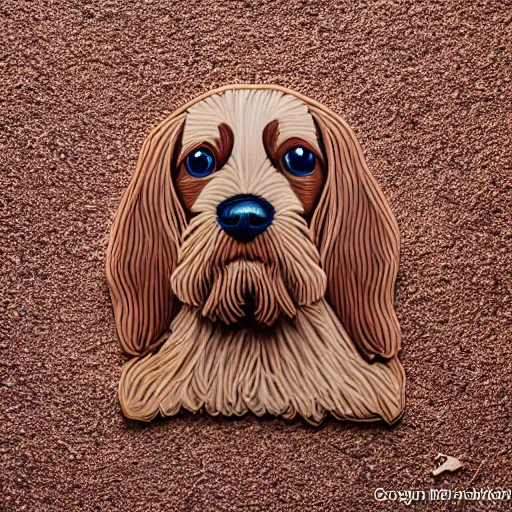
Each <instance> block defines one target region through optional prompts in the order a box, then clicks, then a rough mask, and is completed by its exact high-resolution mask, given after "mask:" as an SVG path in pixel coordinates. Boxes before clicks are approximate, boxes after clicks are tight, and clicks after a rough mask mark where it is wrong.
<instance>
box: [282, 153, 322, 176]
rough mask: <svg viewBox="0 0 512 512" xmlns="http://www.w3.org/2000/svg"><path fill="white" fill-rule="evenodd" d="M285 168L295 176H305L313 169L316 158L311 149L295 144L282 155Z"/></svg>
mask: <svg viewBox="0 0 512 512" xmlns="http://www.w3.org/2000/svg"><path fill="white" fill-rule="evenodd" d="M283 164H284V167H285V169H286V170H287V171H288V172H290V173H292V174H295V176H307V175H308V174H311V173H312V172H313V171H314V170H315V166H316V158H315V155H314V154H313V152H312V151H310V150H309V149H308V148H305V147H304V146H295V147H294V148H292V149H290V151H288V152H287V153H285V155H284V157H283Z"/></svg>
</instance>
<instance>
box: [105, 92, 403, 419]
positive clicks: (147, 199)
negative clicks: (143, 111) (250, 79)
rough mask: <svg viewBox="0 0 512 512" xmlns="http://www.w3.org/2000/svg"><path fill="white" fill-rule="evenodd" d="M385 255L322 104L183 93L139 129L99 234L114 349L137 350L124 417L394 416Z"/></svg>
mask: <svg viewBox="0 0 512 512" xmlns="http://www.w3.org/2000/svg"><path fill="white" fill-rule="evenodd" d="M290 159H291V160H290ZM293 159H295V160H293ZM292 171H293V172H292ZM244 223H245V224H244ZM399 251H400V240H399V232H398V227H397V224H396V221H395V219H394V217H393V214H392V213H391V211H390V208H389V206H388V204H387V202H386V200H385V198H384V196H383V194H382V192H381V190H380V189H379V187H378V185H377V184H376V182H375V180H374V178H373V177H372V175H371V174H370V172H369V171H368V169H367V167H366V164H365V161H364V158H363V155H362V152H361V148H360V146H359V143H358V141H357V139H356V137H355V135H354V133H353V132H352V130H351V129H350V128H349V127H348V126H347V124H346V123H345V122H344V121H343V120H342V119H341V118H340V117H338V116H337V115H336V114H334V113H333V112H331V111H330V110H329V109H327V108H325V107H324V106H322V105H320V104H319V103H317V102H315V101H313V100H310V99H308V98H306V97H304V96H302V95H300V94H297V93H295V92H292V91H290V90H288V89H285V88H283V87H278V86H267V85H232V86H227V87H223V88H221V89H217V90H214V91H212V92H210V93H208V94H205V95H203V96H201V97H199V98H197V99H196V100H194V101H192V102H191V103H189V104H187V105H185V106H184V107H183V108H181V109H179V110H178V111H177V112H175V113H174V114H172V115H171V116H169V117H168V118H167V119H166V120H165V121H164V122H163V123H161V124H160V125H159V126H158V127H157V128H156V129H155V130H154V131H153V132H152V133H151V134H150V136H149V137H148V139H147V140H146V142H145V144H144V146H143V148H142V151H141V154H140V157H139V161H138V165H137V169H136V172H135V174H134V176H133V178H132V181H131V183H130V185H129V187H128V190H127V191H126V193H125V195H124V197H123V199H122V202H121V205H120V207H119V210H118V212H117V215H116V218H115V221H114V225H113V228H112V233H111V239H110V243H109V246H108V254H107V266H106V271H107V278H108V283H109V286H110V291H111V297H112V303H113V306H114V313H115V319H116V325H117V329H118V333H119V337H120V340H121V345H122V347H123V349H124V350H125V351H126V352H127V353H129V354H133V355H135V356H137V357H135V358H133V359H132V360H130V361H129V362H128V363H127V364H126V365H125V367H124V368H123V372H122V377H121V382H120V386H119V398H120V402H121V407H122V410H123V412H124V414H125V415H126V416H127V417H129V418H134V419H138V420H144V421H149V420H151V419H153V418H154V417H155V416H156V415H157V414H158V413H160V414H162V415H163V416H170V415H174V414H176V413H178V412H179V411H180V409H181V408H184V409H187V410H189V411H192V412H196V411H198V410H199V409H201V408H203V407H204V409H205V410H206V411H207V412H208V413H210V414H212V415H217V414H224V415H228V416H230V415H238V416H239V415H243V414H245V413H246V412H247V411H252V412H253V413H255V414H257V415H263V414H265V413H270V414H273V415H279V416H282V417H284V418H293V417H294V416H295V415H296V414H297V413H299V414H300V415H302V416H303V417H304V418H305V419H306V420H307V421H309V422H310V423H312V424H315V425H317V424H319V423H320V422H321V421H322V420H323V419H324V417H325V415H326V413H327V412H331V413H332V414H333V415H334V416H335V417H337V418H340V419H350V420H357V421H372V420H377V419H380V418H382V419H384V420H385V421H386V422H388V423H393V422H395V421H396V420H397V419H398V418H399V417H400V415H401V413H402V409H403V404H404V381H405V377H404V372H403V369H402V366H401V364H400V362H399V361H398V358H397V352H398V350H399V348H400V328H399V325H398V321H397V318H396V315H395V312H394V307H393V300H394V285H395V280H396V275H397V271H398V263H399Z"/></svg>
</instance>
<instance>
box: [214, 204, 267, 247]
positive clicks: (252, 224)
mask: <svg viewBox="0 0 512 512" xmlns="http://www.w3.org/2000/svg"><path fill="white" fill-rule="evenodd" d="M273 219H274V207H273V206H272V205H271V204H270V203H269V202H268V201H266V200H265V199H263V198H262V197H258V196H254V195H252V194H241V195H237V196H232V197H230V198H228V199H226V200H225V201H222V203H220V204H219V206H217V220H218V222H219V224H220V226H221V227H222V229H223V230H224V231H225V232H226V233H227V234H228V235H229V236H232V237H233V238H234V239H236V240H238V241H240V242H250V241H251V240H253V239H254V238H255V237H257V236H258V235H259V234H260V233H263V231H265V230H266V229H267V228H268V227H269V226H270V224H272V220H273Z"/></svg>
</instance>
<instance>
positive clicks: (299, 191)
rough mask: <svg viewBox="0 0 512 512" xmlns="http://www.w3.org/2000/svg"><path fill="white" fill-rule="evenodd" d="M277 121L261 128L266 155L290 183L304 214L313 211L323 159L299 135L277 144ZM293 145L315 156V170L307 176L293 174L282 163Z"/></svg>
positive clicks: (322, 180) (320, 179) (309, 213)
mask: <svg viewBox="0 0 512 512" xmlns="http://www.w3.org/2000/svg"><path fill="white" fill-rule="evenodd" d="M278 139H279V121H277V120H274V121H271V122H270V123H269V124H267V126H265V129H264V130H263V144H264V146H265V150H266V152H267V155H268V157H269V159H270V161H271V162H272V164H273V165H274V167H275V168H276V169H279V170H280V171H281V172H282V173H283V175H284V176H286V179H287V180H288V182H289V183H290V186H291V188H292V190H293V191H294V193H295V194H296V196H297V197H298V198H299V200H300V202H301V203H302V206H303V208H304V212H305V213H306V215H311V213H312V212H313V210H314V208H315V206H316V204H317V202H318V199H319V197H320V193H321V191H322V188H323V184H324V181H325V172H324V159H323V155H320V154H319V153H318V151H317V150H316V149H315V148H314V147H313V146H312V145H311V144H310V143H309V142H307V141H305V140H303V139H301V138H299V137H291V138H289V139H286V140H285V141H283V142H282V143H281V144H279V145H278ZM295 146H304V147H305V148H307V149H309V150H310V151H311V152H312V153H313V154H314V155H315V158H316V167H315V170H314V171H313V172H312V173H311V174H308V175H307V176H294V175H293V174H291V173H289V172H288V171H287V170H286V168H285V166H284V165H283V158H284V155H285V154H286V153H287V152H288V151H289V150H290V149H292V148H293V147H295Z"/></svg>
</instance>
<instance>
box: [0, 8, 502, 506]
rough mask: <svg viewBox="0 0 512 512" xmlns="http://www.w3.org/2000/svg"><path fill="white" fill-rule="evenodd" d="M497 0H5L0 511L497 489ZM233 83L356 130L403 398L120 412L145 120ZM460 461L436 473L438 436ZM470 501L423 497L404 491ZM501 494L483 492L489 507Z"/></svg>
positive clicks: (352, 501) (0, 86)
mask: <svg viewBox="0 0 512 512" xmlns="http://www.w3.org/2000/svg"><path fill="white" fill-rule="evenodd" d="M511 12H512V4H511V2H510V1H504V0H502V1H480V0H475V1H466V0H450V1H434V0H432V1H428V2H427V1H416V2H413V1H401V0H379V1H361V0H356V1H348V0H340V1H337V2H319V1H318V2H308V1H298V0H291V1H286V0H266V1H263V2H255V1H249V0H245V1H223V2H220V1H215V2H213V1H194V2H191V1H190V2H186V1H183V0H177V1H172V2H168V1H164V0H146V1H140V0H135V1H131V2H128V1H126V2H124V3H118V2H112V1H108V0H105V1H103V2H99V1H94V2H85V1H67V2H66V1H61V0H55V1H46V0H40V1H38V2H29V1H20V0H17V1H14V0H5V1H4V2H3V3H2V6H1V7H0V13H1V17H2V30H1V33H0V37H1V41H2V44H1V52H0V53H1V55H0V101H1V103H0V109H1V115H0V122H1V123H2V130H1V135H0V138H1V143H2V150H1V151H0V164H1V175H0V192H1V201H0V218H1V222H0V225H1V246H0V248H1V258H0V264H1V267H2V270H1V274H0V289H1V300H0V308H1V311H0V325H1V332H2V341H1V342H0V365H1V370H0V372H1V373H0V411H1V415H0V441H1V444H0V460H1V466H0V467H1V469H0V509H1V510H6V511H18V510H27V511H46V510H48V511H51V510H66V511H76V510H106V511H110V510H112V511H124V510H128V511H135V510H151V511H152V510H168V511H175V510H177V511H178V510H187V511H188V510H190V511H228V510H229V511H231V510H232V511H235V510H236V511H238V510H255V511H256V510H257V511H265V512H267V511H278V510H279V511H300V512H303V511H309V510H312V511H373V510H396V509H397V508H404V507H403V506H402V505H398V504H396V503H376V502H375V501H373V497H372V496H373V491H374V489H375V488H377V487H383V488H385V489H429V488H430V487H438V488H449V489H461V488H465V487H467V486H475V487H477V488H503V487H508V488H510V487H512V462H511V449H512V435H511V434H512V432H511V430H512V429H511V402H512V359H511V357H510V351H511V344H512V340H511V333H512V328H511V325H512V279H511V275H510V274H511V268H512V255H511V242H512V227H511V218H512V203H511V199H512V197H511V196H512V190H511V188H512V187H511V181H512V180H511V176H510V174H509V172H510V171H509V170H507V165H509V164H510V161H511V160H510V156H511V155H510V153H509V152H508V151H509V148H510V140H509V139H508V136H507V120H506V115H507V110H509V108H510V101H509V99H508V96H507V89H508V87H509V85H510V84H509V82H510V69H509V68H508V67H507V55H508V54H509V48H508V31H507V25H508V23H509V21H510V19H511V15H510V13H511ZM231 82H250V83H257V82H263V83H277V84H281V85H284V86H286V87H290V88H292V89H295V90H297V91H299V92H301V93H304V94H306V95H308V96H310V97H311V98H314V99H316V100H319V101H321V102H323V103H324V104H326V105H327V106H329V107H330V108H332V109H334V110H335V111H337V112H338V113H340V114H341V115H342V116H343V117H344V118H345V119H346V120H347V121H348V122H349V123H350V124H351V126H352V127H353V128H354V129H355V131H356V133H357V134H358V136H359V139H360V141H361V144H362V146H363V148H364V151H365V154H366V155H367V159H368V163H369V166H370V168H371V170H372V172H373V173H374V174H375V176H376V177H377V179H378V181H379V183H380V184H381V186H382V188H383V190H384V192H385V194H386V196H387V198H388V200H389V202H390V204H391V206H392V209H393V211H394V212H395V214H396V217H397V219H398V222H399V225H400V229H401V232H402V235H403V254H402V261H401V269H400V275H399V282H398V286H397V309H398V315H399V319H400V321H401V325H402V328H403V333H404V338H403V350H402V353H401V359H402V362H403V364H404V366H405V369H406V372H407V376H408V385H407V405H406V413H405V416H404V418H403V420H402V422H401V423H400V424H399V425H398V426H397V427H395V428H393V429H389V428H385V427H383V426H381V425H372V426H364V425H363V426H360V425H353V424H346V423H345V424H343V423H339V422H336V421H334V420H332V419H330V420H328V421H327V422H326V423H325V424H324V425H323V426H322V427H320V428H318V429H313V428H311V427H309V426H307V425H306V424H305V423H303V422H300V421H297V422H293V423H286V422H283V421H281V420H278V419H273V418H265V419H262V420H259V419H256V418H255V417H252V416H248V417H246V418H243V419H240V420H229V419H223V418H210V417H208V416H203V415H198V416H192V415H190V414H183V415H182V416H180V417H178V418H175V419H171V420H167V421H157V422H155V423H153V424H151V425H140V424H137V423H135V422H131V421H127V420H125V419H124V418H123V417H122V415H121V412H120V409H119V406H118V403H117V396H116V393H117V384H118V380H119V376H120V371H121V366H122V364H123V362H124V361H125V357H124V356H123V355H122V353H121V350H120V347H119V344H118V341H117V338H116V332H115V326H114V319H113V314H112V310H111V305H110V301H109V297H108V290H107V285H106V281H105V278H104V258H105V249H106V241H107V237H108V232H109V227H110V223H111V220H112V216H113V214H114V212H115V210H116V208H117V205H118V203H119V199H120V196H121V194H122V192H123V190H124V189H125V188H126V186H127V184H128V182H129V179H130V176H131V174H132V172H133V170H134V168H135V164H136V160H137V156H138V152H139V150H140V147H141V145H142V142H143V140H144V138H145V137H146V135H147V134H148V132H149V131H150V129H151V128H152V127H153V126H154V125H155V124H156V123H157V122H159V121H160V120H162V119H163V118H164V117H165V116H166V115H168V114H169V113H171V112H172V111H173V110H174V109H175V108H176V107H178V106H180V105H181V104H183V103H184V102H186V101H188V100H190V99H192V98H193V97H195V96H196V95H198V94H200V93H203V92H205V91H207V90H209V89H211V88H213V87H218V86H220V85H224V84H227V83H231ZM438 452H443V453H446V454H449V455H453V456H456V457H459V458H460V459H461V460H462V461H463V462H464V464H465V467H464V469H463V470H461V471H459V472H458V473H456V474H449V475H447V476H444V477H442V478H440V479H439V480H438V481H437V482H434V479H433V477H432V476H431V475H430V471H431V469H432V468H433V467H434V466H433V457H434V456H435V455H436V454H437V453H438ZM464 507H465V510H481V509H484V508H485V504H481V505H479V504H476V503H466V504H464V503H463V502H460V503H458V504H457V503H456V502H452V503H445V504H440V503H437V504H436V503H422V504H419V505H416V506H414V507H413V509H418V510H463V509H464ZM508 507H512V503H511V502H509V503H508V505H507V504H501V505H499V504H494V505H491V504H487V508H486V509H488V510H500V509H503V510H505V509H508Z"/></svg>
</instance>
